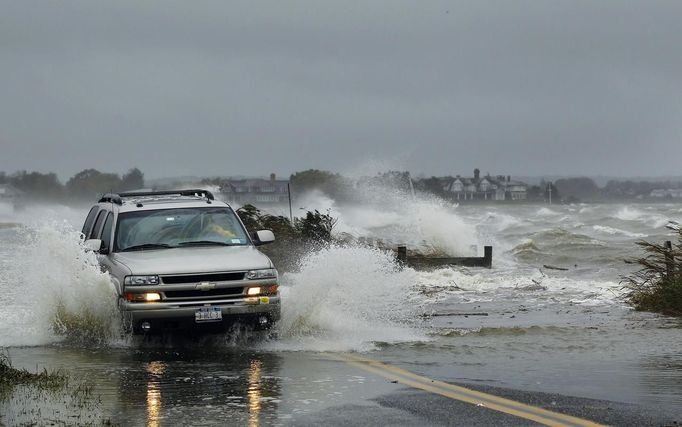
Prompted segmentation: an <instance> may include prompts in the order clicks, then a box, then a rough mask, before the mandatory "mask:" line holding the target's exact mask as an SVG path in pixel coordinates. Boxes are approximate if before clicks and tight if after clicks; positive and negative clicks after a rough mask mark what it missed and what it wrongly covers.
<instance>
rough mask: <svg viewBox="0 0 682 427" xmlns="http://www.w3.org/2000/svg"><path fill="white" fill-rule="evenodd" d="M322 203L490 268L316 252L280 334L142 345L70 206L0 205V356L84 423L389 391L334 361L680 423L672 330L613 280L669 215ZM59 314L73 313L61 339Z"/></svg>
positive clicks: (372, 227)
mask: <svg viewBox="0 0 682 427" xmlns="http://www.w3.org/2000/svg"><path fill="white" fill-rule="evenodd" d="M321 207H323V208H324V207H325V206H321ZM331 207H332V208H333V210H332V212H333V213H337V215H338V216H339V217H340V221H339V226H338V228H339V229H338V232H339V233H349V234H351V235H355V236H370V237H376V238H381V239H390V240H392V241H401V242H407V243H408V244H410V245H420V244H423V242H427V244H429V245H432V246H436V247H438V248H439V249H440V250H443V251H445V252H457V251H460V250H461V251H466V250H470V248H471V247H472V246H473V245H475V246H478V247H479V248H480V247H482V245H484V244H492V245H493V246H494V247H495V253H494V261H493V264H494V267H493V269H491V270H481V269H464V268H452V269H440V270H435V271H430V272H418V271H414V270H411V269H400V268H398V266H396V265H395V263H394V262H393V260H392V257H391V255H390V254H387V253H384V252H382V251H380V250H377V249H373V248H368V247H363V246H354V245H350V246H348V245H346V246H336V247H330V248H327V249H325V250H322V251H320V252H317V253H315V254H311V255H310V256H309V258H308V259H307V260H305V261H304V262H303V264H302V267H301V269H300V271H298V272H296V273H285V274H284V275H283V277H282V289H283V291H282V297H283V301H284V303H283V319H282V322H281V324H280V325H279V339H278V340H275V341H269V342H268V341H265V342H243V341H242V340H239V339H235V338H234V337H229V336H210V337H201V338H192V339H183V338H179V337H158V338H154V339H152V340H148V341H144V340H142V339H138V338H132V337H129V336H121V335H120V334H119V333H117V329H116V326H117V325H116V322H117V316H116V313H115V310H113V308H114V307H115V305H114V304H113V303H112V299H111V298H112V297H111V292H110V288H109V283H108V279H107V277H106V275H104V274H102V273H100V272H99V271H98V269H97V268H96V265H95V263H94V262H93V260H92V259H91V258H89V256H88V255H87V254H85V253H84V252H83V250H82V248H81V246H80V244H79V241H78V233H77V231H74V229H75V230H78V229H79V228H80V221H82V218H81V217H82V216H83V215H84V212H85V210H83V211H82V212H81V211H79V210H75V209H71V208H64V207H50V208H49V209H48V208H40V209H39V210H38V212H36V211H35V210H31V209H29V210H28V211H27V212H21V213H14V212H11V211H9V210H5V211H1V210H0V222H3V223H5V224H9V223H12V222H18V223H21V224H22V225H20V226H14V225H11V226H9V225H8V226H5V227H3V228H0V242H1V243H2V245H0V291H1V292H0V303H1V305H0V307H1V308H0V316H1V317H2V324H1V325H0V346H1V347H3V348H5V349H6V351H7V352H8V353H9V355H10V357H11V359H12V361H13V363H14V365H15V366H17V367H25V368H27V369H29V370H36V368H37V369H38V370H42V369H43V368H47V369H62V370H63V371H64V372H67V373H68V374H69V375H73V376H74V377H75V378H81V379H83V380H84V381H87V383H88V384H91V385H92V386H93V390H92V394H93V396H99V398H100V399H101V401H100V402H99V403H97V404H96V405H94V406H93V407H90V409H88V415H90V416H92V417H94V418H93V419H94V420H96V421H97V422H100V421H106V420H110V421H111V422H113V423H115V424H121V425H164V424H166V425H168V424H178V423H182V424H188V423H193V424H225V423H234V424H240V425H272V424H274V425H278V424H280V425H287V424H299V423H303V424H305V423H306V422H311V421H310V420H314V419H316V418H315V417H316V414H318V415H319V414H320V413H325V411H327V410H328V409H329V408H335V407H340V406H343V407H348V406H349V405H350V406H352V407H354V405H359V406H358V407H360V408H362V407H366V408H367V411H370V409H369V408H374V409H377V408H378V404H377V403H376V402H377V399H379V401H380V400H381V399H382V397H381V396H386V395H387V394H389V395H390V394H391V393H396V392H398V391H400V390H402V389H404V386H403V385H401V384H395V383H392V382H390V381H389V380H387V379H386V378H382V377H381V376H377V375H372V374H371V373H368V372H366V371H362V370H358V369H357V368H355V367H353V366H352V365H349V364H347V363H344V362H342V361H338V360H334V359H333V358H330V357H329V355H330V354H339V353H347V352H350V353H355V354H362V355H364V356H367V357H370V358H372V359H374V360H379V361H383V362H387V363H390V364H391V365H392V366H396V367H399V368H402V369H406V370H408V371H410V372H414V373H416V374H419V375H423V376H426V377H430V378H434V379H438V380H442V381H448V382H454V383H459V384H470V385H471V386H472V387H477V386H480V387H488V386H493V387H503V388H509V389H520V390H527V391H534V392H544V393H557V394H562V395H569V396H577V397H584V398H592V399H601V400H611V401H616V402H623V403H633V404H638V405H643V406H646V407H656V408H662V409H661V410H666V411H672V412H675V411H677V413H679V411H680V410H679V409H678V408H679V407H681V406H682V405H681V404H682V339H681V338H682V322H680V320H677V319H672V318H667V317H663V316H658V315H653V314H648V313H637V312H634V311H632V310H631V309H629V308H628V307H627V306H625V305H624V304H623V303H622V301H621V299H620V296H621V295H622V289H621V288H620V285H619V283H618V282H619V278H620V276H621V275H622V274H626V273H627V272H628V270H627V268H628V266H627V265H625V264H624V263H623V259H624V258H627V257H632V256H636V255H638V253H637V250H636V248H635V245H634V242H635V241H637V240H639V239H647V240H651V241H663V240H666V239H670V236H669V234H668V232H667V230H666V229H665V227H664V226H665V224H666V223H667V222H668V221H669V220H675V221H682V205H679V204H677V205H674V204H666V205H663V204H661V205H650V206H649V205H571V206H552V207H543V206H460V207H457V208H452V207H443V206H440V205H438V206H428V205H425V206H420V205H417V206H414V207H413V209H411V210H410V211H411V212H414V215H399V212H398V211H397V209H396V210H391V209H389V208H387V209H385V210H383V211H378V210H376V209H372V208H359V207H343V206H331ZM444 230H445V231H447V233H446V235H450V236H453V237H452V241H449V240H448V239H445V241H444V240H443V238H442V235H443V231H444ZM459 230H462V231H461V233H460V232H459ZM545 265H552V266H557V267H560V268H565V269H566V270H554V269H547V268H546V267H544V266H545ZM60 304H61V306H62V307H63V310H65V311H64V312H65V313H68V314H69V319H70V320H72V322H71V323H68V326H69V328H67V329H68V330H66V331H65V330H61V332H60V331H59V328H56V329H55V326H54V325H55V316H56V314H57V313H58V310H57V307H58V306H59V305H60ZM74 319H75V321H73V320H74ZM58 323H59V322H58ZM22 399H24V400H22ZM25 400H26V399H25V396H24V397H22V395H21V390H18V391H16V393H15V395H14V396H12V397H10V398H9V399H6V400H5V401H3V402H2V403H0V409H1V411H0V414H2V415H3V417H4V418H3V419H4V420H5V422H7V420H14V421H21V420H30V419H31V417H35V414H34V413H31V412H27V413H24V414H23V415H22V413H21V411H25V410H26V406H25V403H26V402H25ZM22 401H23V402H24V403H22ZM22 405H23V406H22ZM43 407H44V408H53V410H55V409H54V408H58V407H59V404H58V402H57V403H54V404H49V403H45V404H43ZM377 410H378V409H377ZM60 414H61V413H60ZM43 415H44V413H43ZM62 415H63V414H62ZM62 415H59V414H55V415H54V417H55V418H56V419H59V417H61V416H62ZM50 416H52V415H50ZM81 416H82V414H81ZM22 417H24V418H22ZM87 420H88V418H82V419H79V422H81V421H82V422H86V421H87ZM408 421H409V419H408V420H407V421H406V422H405V423H406V424H410V423H409V422H408ZM10 424H14V422H10Z"/></svg>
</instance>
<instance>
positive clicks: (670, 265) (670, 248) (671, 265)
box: [663, 240, 675, 279]
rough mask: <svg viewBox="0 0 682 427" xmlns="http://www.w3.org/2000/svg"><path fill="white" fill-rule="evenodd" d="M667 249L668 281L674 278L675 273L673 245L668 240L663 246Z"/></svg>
mask: <svg viewBox="0 0 682 427" xmlns="http://www.w3.org/2000/svg"><path fill="white" fill-rule="evenodd" d="M663 247H664V248H665V273H666V276H667V278H668V279H672V278H673V274H674V272H675V260H674V258H673V243H672V242H671V241H670V240H666V241H665V243H664V244H663Z"/></svg>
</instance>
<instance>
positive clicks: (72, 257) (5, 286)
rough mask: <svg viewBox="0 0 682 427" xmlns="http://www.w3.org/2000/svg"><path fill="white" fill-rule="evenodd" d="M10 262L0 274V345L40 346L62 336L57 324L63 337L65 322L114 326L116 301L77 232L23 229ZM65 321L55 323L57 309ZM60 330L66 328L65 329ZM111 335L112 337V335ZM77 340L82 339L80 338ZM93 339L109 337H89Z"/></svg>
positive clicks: (60, 227) (53, 226) (55, 227)
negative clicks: (56, 324)
mask: <svg viewBox="0 0 682 427" xmlns="http://www.w3.org/2000/svg"><path fill="white" fill-rule="evenodd" d="M16 238H17V241H16V242H15V243H14V244H13V250H12V253H11V254H9V255H8V256H9V257H11V262H8V263H7V268H5V269H3V271H1V272H0V285H1V288H2V291H3V295H2V297H0V303H1V304H0V314H1V316H0V317H2V319H3V321H2V322H0V346H17V345H41V344H46V343H50V342H54V341H58V340H60V339H62V338H63V336H61V335H56V334H55V332H54V326H55V322H57V323H59V322H60V320H61V321H62V322H63V324H62V325H61V326H62V328H61V332H62V333H64V334H66V336H69V335H72V334H74V333H75V334H78V333H79V332H83V331H73V330H69V327H72V326H73V323H69V320H71V321H74V320H75V321H76V322H79V321H83V322H85V321H86V320H87V321H88V322H89V324H87V325H85V323H83V325H84V326H87V327H88V328H89V327H92V326H94V325H93V324H92V323H93V322H94V323H98V322H99V325H101V326H103V328H99V330H100V331H102V330H106V333H107V334H108V333H109V332H111V333H112V334H113V330H114V329H116V328H117V326H118V325H117V319H118V316H116V315H115V310H116V298H115V294H114V291H113V287H112V284H111V282H110V280H109V277H108V275H107V274H104V273H101V272H100V270H99V268H98V266H97V260H96V259H95V256H94V254H92V253H86V252H85V250H84V248H83V246H82V244H81V241H80V238H79V233H78V232H77V231H74V230H73V228H72V227H71V225H70V224H68V222H66V221H63V222H60V223H46V224H43V225H42V226H39V227H36V228H31V229H29V228H23V229H21V230H19V233H18V234H17V235H16ZM60 305H61V306H62V307H63V310H62V311H61V314H62V315H63V316H64V317H68V319H66V318H65V319H58V318H57V313H58V307H59V306H60ZM65 328H66V329H65ZM112 336H113V335H112ZM81 338H83V337H81ZM90 338H92V339H93V340H95V341H102V340H108V338H109V337H90Z"/></svg>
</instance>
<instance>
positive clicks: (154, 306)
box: [120, 295, 281, 332]
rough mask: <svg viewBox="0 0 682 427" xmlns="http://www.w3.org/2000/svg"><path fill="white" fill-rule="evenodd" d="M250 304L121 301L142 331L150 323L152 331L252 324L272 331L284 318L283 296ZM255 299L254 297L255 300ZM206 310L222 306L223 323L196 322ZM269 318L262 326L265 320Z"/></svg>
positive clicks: (125, 312) (126, 316)
mask: <svg viewBox="0 0 682 427" xmlns="http://www.w3.org/2000/svg"><path fill="white" fill-rule="evenodd" d="M256 299H257V300H258V303H257V304H248V303H247V300H249V299H248V298H242V299H238V300H235V299H230V300H218V301H210V302H209V301H191V302H190V301H187V302H154V303H140V302H138V303H134V302H128V301H125V300H121V303H120V309H121V311H122V313H123V316H124V319H125V320H126V321H127V322H129V324H131V325H132V328H133V331H135V332H141V324H142V323H143V322H147V323H149V324H150V326H151V328H150V329H149V331H150V332H160V331H162V330H173V329H190V328H191V329H194V328H201V329H207V330H209V329H223V330H224V329H229V328H231V327H233V326H234V325H249V326H254V327H256V328H258V329H269V328H270V327H271V326H272V325H273V324H274V323H275V322H277V321H278V320H279V319H280V310H281V309H280V298H279V295H275V296H269V297H268V298H267V299H268V302H267V303H264V302H261V299H260V298H256ZM251 300H253V298H251ZM202 307H219V308H220V311H221V314H222V320H221V321H210V322H196V321H195V313H196V311H197V310H199V309H200V308H202ZM263 317H265V318H266V319H267V322H266V323H262V318H263Z"/></svg>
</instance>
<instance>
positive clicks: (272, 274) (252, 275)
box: [244, 268, 277, 280]
mask: <svg viewBox="0 0 682 427" xmlns="http://www.w3.org/2000/svg"><path fill="white" fill-rule="evenodd" d="M244 277H246V278H247V279H248V280H258V279H276V278H277V270H276V269H274V268H265V269H263V270H249V271H247V272H246V275H245V276H244Z"/></svg>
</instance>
